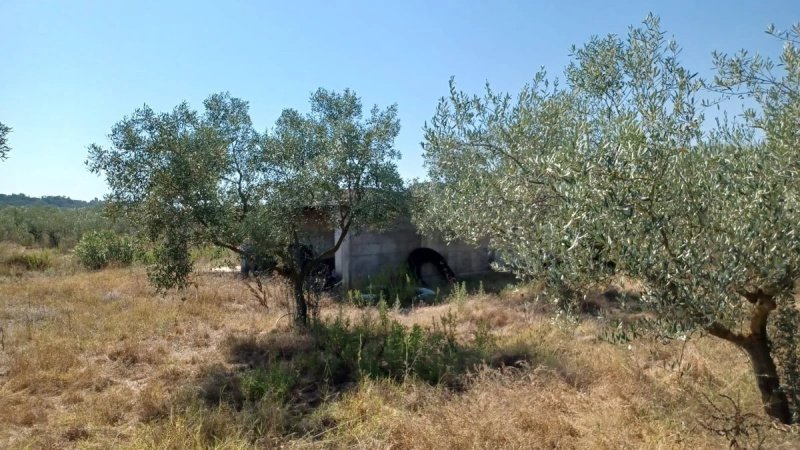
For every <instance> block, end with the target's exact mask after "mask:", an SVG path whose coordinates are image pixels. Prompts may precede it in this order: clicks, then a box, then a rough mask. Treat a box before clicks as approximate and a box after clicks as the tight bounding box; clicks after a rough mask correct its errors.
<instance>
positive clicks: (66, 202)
mask: <svg viewBox="0 0 800 450" xmlns="http://www.w3.org/2000/svg"><path fill="white" fill-rule="evenodd" d="M101 203H102V202H101V201H100V200H97V199H94V200H91V201H88V202H87V201H84V200H73V199H71V198H69V197H65V196H63V195H47V196H43V197H29V196H27V195H25V194H0V206H57V207H59V208H85V207H87V206H98V205H100V204H101Z"/></svg>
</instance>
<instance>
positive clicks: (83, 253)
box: [75, 231, 137, 270]
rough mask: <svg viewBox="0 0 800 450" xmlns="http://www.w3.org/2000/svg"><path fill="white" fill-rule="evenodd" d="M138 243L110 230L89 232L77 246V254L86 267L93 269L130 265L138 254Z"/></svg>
mask: <svg viewBox="0 0 800 450" xmlns="http://www.w3.org/2000/svg"><path fill="white" fill-rule="evenodd" d="M136 253H137V251H136V245H135V244H134V242H133V240H132V239H131V238H128V237H123V236H117V235H115V234H114V233H112V232H110V231H95V232H92V233H87V234H86V235H84V236H83V238H82V239H81V241H80V242H79V243H78V245H77V246H75V256H77V257H78V261H79V262H80V263H81V264H82V265H83V266H85V267H87V268H89V269H93V270H97V269H102V268H104V267H108V266H111V265H113V266H118V267H123V266H129V265H131V264H132V263H133V261H134V259H135V255H136Z"/></svg>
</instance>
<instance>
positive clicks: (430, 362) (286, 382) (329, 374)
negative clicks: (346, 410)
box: [199, 313, 527, 414]
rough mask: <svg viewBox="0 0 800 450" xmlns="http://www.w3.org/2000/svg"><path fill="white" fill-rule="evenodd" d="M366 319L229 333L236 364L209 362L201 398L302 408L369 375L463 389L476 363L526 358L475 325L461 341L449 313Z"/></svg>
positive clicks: (311, 406) (226, 349)
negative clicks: (405, 320)
mask: <svg viewBox="0 0 800 450" xmlns="http://www.w3.org/2000/svg"><path fill="white" fill-rule="evenodd" d="M368 317H369V316H367V315H365V316H364V318H362V319H361V320H360V321H358V322H356V323H353V322H351V321H349V320H347V319H344V318H342V317H338V318H336V319H333V320H328V321H318V322H315V323H314V324H312V325H311V326H310V327H309V328H308V329H307V330H303V331H275V332H272V333H270V334H268V335H266V336H262V337H255V336H232V337H230V338H228V339H227V340H226V342H225V344H224V346H223V349H222V350H223V351H224V352H225V353H226V354H227V358H228V362H229V363H230V364H232V365H233V368H225V367H223V366H215V367H210V368H208V369H207V371H206V372H205V373H204V374H203V375H202V376H201V378H200V380H199V385H200V388H201V392H202V398H203V400H204V401H205V402H206V404H207V405H209V406H214V405H219V404H222V403H224V404H227V405H229V406H232V407H234V408H236V409H239V408H242V407H243V406H246V405H247V404H248V403H252V402H259V401H262V400H263V399H265V398H268V399H269V400H271V401H273V402H278V403H281V404H284V405H287V406H290V407H292V408H293V409H295V410H296V411H298V412H300V413H301V414H305V413H307V412H310V411H312V410H313V409H314V408H316V407H317V406H319V405H320V404H321V403H322V402H323V401H325V400H326V399H329V398H335V397H336V396H337V395H339V394H340V393H342V392H344V391H347V390H348V389H350V388H351V387H353V386H355V385H356V383H357V382H358V381H359V380H361V379H363V378H366V377H368V378H371V379H392V380H395V381H398V382H401V381H404V380H407V379H413V380H418V381H422V382H426V383H429V384H431V385H442V386H445V387H446V388H448V389H453V390H456V391H460V390H463V389H465V387H466V379H467V377H466V375H467V373H469V372H470V371H471V370H473V369H474V368H476V367H477V366H480V365H487V366H490V367H501V366H509V365H516V364H518V363H519V362H520V361H523V360H525V359H526V358H527V355H524V354H519V355H510V354H508V353H506V352H498V351H497V348H496V345H495V342H494V338H493V336H492V335H491V334H490V333H489V331H488V330H486V329H479V330H476V331H475V332H474V336H473V339H471V340H470V342H471V343H470V344H469V345H465V344H463V343H460V342H458V341H457V339H456V330H455V327H456V320H455V317H454V316H452V315H447V316H444V317H442V318H440V320H439V321H438V322H434V323H433V325H432V326H431V327H427V328H423V327H421V326H418V325H415V326H413V327H411V328H408V327H405V326H403V325H401V324H400V323H398V322H396V321H394V320H390V319H389V318H388V317H387V315H386V314H385V313H382V314H381V315H380V317H379V318H377V319H369V318H368Z"/></svg>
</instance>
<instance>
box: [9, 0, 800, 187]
mask: <svg viewBox="0 0 800 450" xmlns="http://www.w3.org/2000/svg"><path fill="white" fill-rule="evenodd" d="M650 11H652V12H653V13H655V14H657V15H659V16H661V19H662V27H663V28H664V29H665V30H667V31H668V32H669V33H670V34H671V35H673V36H674V37H675V39H677V41H678V42H679V43H680V44H681V46H682V47H683V48H684V53H683V61H684V62H685V63H686V64H687V65H688V66H689V67H690V68H691V69H692V70H695V71H698V72H700V73H701V74H702V75H709V74H710V73H711V70H710V69H711V58H710V53H711V51H712V50H714V49H718V50H721V51H727V52H733V51H735V50H738V49H740V48H748V49H750V50H752V51H757V52H760V53H765V54H769V55H773V56H774V55H776V54H777V53H778V52H779V50H780V45H779V44H778V43H777V41H775V40H774V39H772V38H770V37H768V36H767V35H765V34H764V33H763V31H764V29H765V28H766V26H767V25H768V24H769V23H775V24H776V26H777V27H778V28H781V29H785V28H788V27H789V26H790V25H791V24H792V23H794V22H797V21H800V0H783V1H749V2H735V1H733V2H732V1H725V2H719V1H713V2H712V1H700V0H695V1H682V0H681V1H663V2H636V1H629V2H625V1H593V2H588V1H587V2H567V1H560V2H534V1H516V2H513V1H481V2H478V1H450V2H436V1H433V0H429V1H402V2H395V3H393V4H390V3H389V2H382V1H364V2H349V1H347V2H346V1H317V2H305V1H280V2H267V1H252V2H240V1H225V2H208V1H202V0H195V1H187V2H169V1H63V0H61V1H28V0H26V1H16V0H14V1H9V0H0V122H3V123H5V124H6V125H8V126H11V127H12V128H13V129H14V131H13V133H12V134H11V135H10V145H11V146H12V149H13V150H12V153H11V155H10V159H9V160H8V161H6V162H4V163H0V193H6V194H9V193H26V194H28V195H35V196H40V195H67V196H70V197H73V198H78V199H91V198H93V197H100V196H102V195H103V193H104V192H105V185H104V182H103V180H102V179H100V178H98V177H96V176H95V175H92V174H90V173H88V172H87V171H86V169H85V167H84V163H83V162H84V160H85V159H86V146H87V145H88V144H90V143H93V142H97V143H102V144H105V143H107V140H106V136H107V134H108V132H109V131H110V129H111V126H112V125H113V124H114V123H116V122H117V121H118V120H120V119H121V118H122V117H123V116H124V115H126V114H130V113H131V112H133V111H134V110H135V109H136V108H137V107H139V106H141V105H142V104H144V103H147V104H149V105H151V106H152V107H154V108H155V109H156V110H161V111H163V110H168V109H171V108H172V107H173V106H174V105H176V104H177V103H179V102H180V101H182V100H187V101H189V102H190V103H191V104H192V105H193V106H196V107H198V108H199V107H201V106H202V105H201V102H202V100H203V99H204V98H205V97H207V96H208V95H209V94H211V93H213V92H218V91H230V92H231V93H232V94H233V95H235V96H238V97H241V98H244V99H246V100H248V101H249V102H250V107H251V115H252V117H253V120H254V123H255V125H256V127H257V128H258V129H259V130H264V129H266V128H267V127H270V126H271V125H272V123H273V122H274V121H275V119H276V118H277V117H278V114H279V113H280V111H281V110H282V109H283V108H286V107H292V108H297V109H300V110H301V111H302V110H306V109H307V104H308V96H309V94H310V92H311V91H313V90H315V89H316V88H317V87H320V86H321V87H325V88H328V89H334V90H340V89H343V88H346V87H350V88H352V89H354V90H355V91H356V92H357V93H358V94H359V95H360V96H361V97H362V99H363V102H364V103H365V105H366V106H371V105H372V104H378V105H380V106H386V105H389V104H391V103H397V104H398V106H399V111H400V118H401V121H402V131H401V133H400V136H399V138H398V139H397V148H398V149H399V150H400V151H401V152H402V153H403V159H402V160H401V161H400V164H399V167H400V172H401V174H402V175H403V176H404V177H406V178H411V177H417V176H423V175H424V170H423V166H422V158H421V151H420V146H419V143H420V141H421V140H422V126H423V124H424V122H425V121H426V120H429V119H430V117H431V116H432V115H433V113H434V108H435V106H436V102H437V99H438V98H439V97H441V96H442V95H444V94H446V93H447V82H448V79H449V78H450V76H455V77H456V82H457V83H458V85H459V86H460V87H461V88H462V89H465V90H468V91H475V92H477V91H479V90H480V89H481V88H482V86H483V84H484V83H485V82H486V81H489V82H490V83H491V84H492V85H493V87H495V88H496V89H498V90H505V91H517V90H518V89H519V88H520V87H521V86H522V85H523V84H524V83H525V82H527V81H528V80H529V79H530V78H531V77H532V76H533V74H534V73H535V72H536V70H537V69H538V68H539V67H540V66H545V67H546V68H547V69H548V70H549V71H550V72H551V73H554V74H559V75H561V73H562V70H563V67H564V66H565V64H566V62H567V61H568V52H569V47H570V45H571V44H581V43H583V42H585V41H586V40H587V39H588V38H589V36H591V35H593V34H601V35H602V34H607V33H617V34H623V33H625V31H626V29H627V27H628V26H629V25H631V24H638V23H640V22H641V20H642V19H643V18H644V17H645V16H646V14H647V13H648V12H650Z"/></svg>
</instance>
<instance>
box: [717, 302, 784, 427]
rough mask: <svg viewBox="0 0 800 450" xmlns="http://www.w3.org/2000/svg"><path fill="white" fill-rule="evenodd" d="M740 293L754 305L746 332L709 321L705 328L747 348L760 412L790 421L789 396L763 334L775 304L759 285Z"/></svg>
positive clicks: (782, 421) (765, 332)
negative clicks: (758, 393) (760, 408)
mask: <svg viewBox="0 0 800 450" xmlns="http://www.w3.org/2000/svg"><path fill="white" fill-rule="evenodd" d="M742 295H743V296H744V297H745V298H746V299H747V300H748V301H749V302H750V303H752V304H753V305H754V310H753V315H752V317H751V318H750V334H748V335H743V334H740V333H734V332H732V331H731V330H729V329H728V328H727V327H725V326H724V325H722V324H720V323H713V324H711V326H709V327H708V329H707V330H708V332H709V333H710V334H711V335H713V336H716V337H718V338H722V339H725V340H726V341H729V342H732V343H734V344H736V345H737V346H738V347H739V348H741V349H743V350H744V351H745V352H747V355H748V356H749V357H750V363H751V364H752V366H753V374H754V375H755V376H756V384H757V385H758V390H759V392H760V393H761V402H762V403H763V405H764V412H766V413H767V414H768V415H769V416H770V417H773V418H774V419H777V420H778V421H780V422H781V423H784V424H790V423H792V414H791V412H790V409H789V400H788V398H787V397H786V394H785V393H784V392H783V390H782V389H781V382H780V377H779V376H778V370H777V368H776V366H775V361H774V360H773V359H772V352H771V351H770V343H769V338H768V336H767V319H768V318H769V314H770V313H771V312H772V311H774V310H775V308H776V307H777V304H776V303H775V298H774V297H773V296H772V295H769V294H767V293H765V292H764V291H763V290H761V289H759V290H758V291H756V292H745V293H742Z"/></svg>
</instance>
